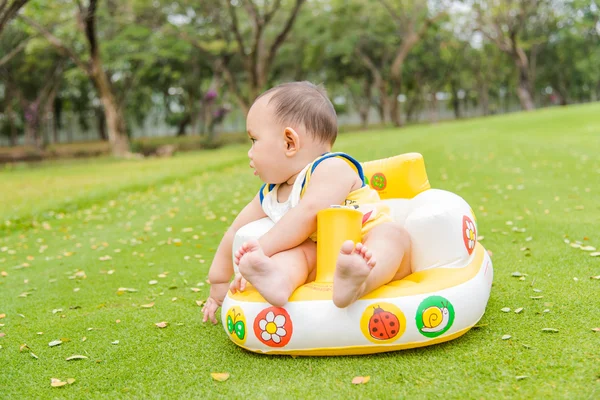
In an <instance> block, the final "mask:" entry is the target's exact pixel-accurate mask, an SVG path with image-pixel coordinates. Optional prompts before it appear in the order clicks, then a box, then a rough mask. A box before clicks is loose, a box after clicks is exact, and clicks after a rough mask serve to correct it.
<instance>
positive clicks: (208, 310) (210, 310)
mask: <svg viewBox="0 0 600 400" xmlns="http://www.w3.org/2000/svg"><path fill="white" fill-rule="evenodd" d="M220 305H221V304H219V303H218V302H217V301H216V300H215V299H213V298H212V297H209V298H208V299H206V303H204V307H202V313H204V317H203V318H202V322H206V321H208V320H209V319H210V322H212V323H213V324H216V323H217V318H215V313H216V312H217V309H218V308H219V306H220Z"/></svg>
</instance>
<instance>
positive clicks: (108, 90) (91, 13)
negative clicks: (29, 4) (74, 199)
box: [21, 0, 129, 157]
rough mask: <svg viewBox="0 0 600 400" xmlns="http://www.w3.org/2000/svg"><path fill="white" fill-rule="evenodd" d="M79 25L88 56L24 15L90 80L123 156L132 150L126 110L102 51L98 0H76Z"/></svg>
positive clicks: (112, 141) (114, 143) (112, 140)
mask: <svg viewBox="0 0 600 400" xmlns="http://www.w3.org/2000/svg"><path fill="white" fill-rule="evenodd" d="M77 6H78V12H77V18H78V27H79V29H80V31H81V32H83V33H84V36H85V39H86V45H87V57H88V58H87V59H84V58H83V57H81V56H79V55H78V54H77V53H76V52H75V51H74V50H73V49H71V48H69V47H67V46H66V45H65V44H64V43H63V41H61V40H60V39H59V38H58V37H57V36H55V35H54V34H52V33H51V32H50V31H49V30H47V29H46V28H44V27H42V26H41V25H40V24H38V23H37V22H36V21H34V20H33V19H31V18H29V17H26V16H21V18H22V19H23V20H24V21H25V22H27V23H28V24H29V25H30V26H32V27H33V28H34V29H36V30H37V31H38V32H39V33H40V34H42V35H43V36H44V37H45V38H46V39H47V40H48V41H49V42H50V43H51V44H52V45H53V46H54V47H55V48H56V49H57V50H58V51H59V52H61V53H62V54H64V55H66V56H68V57H69V58H70V59H71V60H72V61H73V62H74V63H75V64H76V65H77V66H78V67H79V68H81V70H82V71H84V72H85V73H86V75H87V76H88V77H89V78H90V79H91V81H92V83H93V84H94V87H95V88H96V90H97V92H98V96H99V97H100V100H101V102H102V105H103V107H104V115H105V117H106V126H107V128H108V138H109V142H110V144H111V150H112V153H113V155H115V156H118V157H122V156H124V155H125V154H126V153H127V152H128V151H129V138H128V136H127V124H126V121H125V116H124V114H123V109H122V107H121V106H120V105H119V103H118V102H117V98H116V96H115V93H114V90H113V88H112V85H111V81H110V79H109V77H108V75H107V73H106V71H105V69H104V65H103V61H102V57H101V54H100V48H99V47H100V43H99V40H98V34H97V30H96V12H97V7H98V0H89V4H88V6H87V7H84V6H83V5H82V4H81V2H79V1H78V2H77Z"/></svg>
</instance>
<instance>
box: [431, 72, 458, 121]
mask: <svg viewBox="0 0 600 400" xmlns="http://www.w3.org/2000/svg"><path fill="white" fill-rule="evenodd" d="M456 86H457V85H456V81H455V80H454V79H451V80H450V90H451V91H452V110H454V118H456V119H460V118H461V115H460V99H459V98H458V89H457V87H456ZM434 96H435V95H434Z"/></svg>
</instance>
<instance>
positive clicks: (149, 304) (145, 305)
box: [140, 302, 154, 308]
mask: <svg viewBox="0 0 600 400" xmlns="http://www.w3.org/2000/svg"><path fill="white" fill-rule="evenodd" d="M140 307H142V308H152V307H154V302H152V303H148V304H142V305H141V306H140Z"/></svg>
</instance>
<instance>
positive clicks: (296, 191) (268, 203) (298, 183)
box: [262, 163, 312, 223]
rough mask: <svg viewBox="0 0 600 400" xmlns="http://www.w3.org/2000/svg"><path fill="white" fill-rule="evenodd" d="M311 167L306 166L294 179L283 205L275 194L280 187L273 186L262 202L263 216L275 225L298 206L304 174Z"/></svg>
mask: <svg viewBox="0 0 600 400" xmlns="http://www.w3.org/2000/svg"><path fill="white" fill-rule="evenodd" d="M311 165H312V163H311V164H308V165H307V166H306V167H304V169H303V170H302V171H300V174H298V177H296V180H295V181H294V185H293V186H292V191H291V193H290V196H289V197H288V199H287V200H286V201H284V202H283V203H280V202H279V201H277V192H278V190H279V186H280V185H279V184H278V185H275V187H274V188H273V189H272V190H270V191H269V192H268V193H267V194H265V197H264V198H263V201H262V208H263V211H264V212H265V214H267V217H269V218H270V219H271V220H272V221H273V222H275V223H277V222H278V221H279V220H280V219H281V218H282V217H283V216H284V215H285V214H286V213H287V212H288V211H289V210H291V209H292V208H293V207H296V206H297V205H298V203H299V202H300V193H301V192H302V184H303V183H304V178H305V177H306V172H307V171H308V169H309V168H310V166H311Z"/></svg>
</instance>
